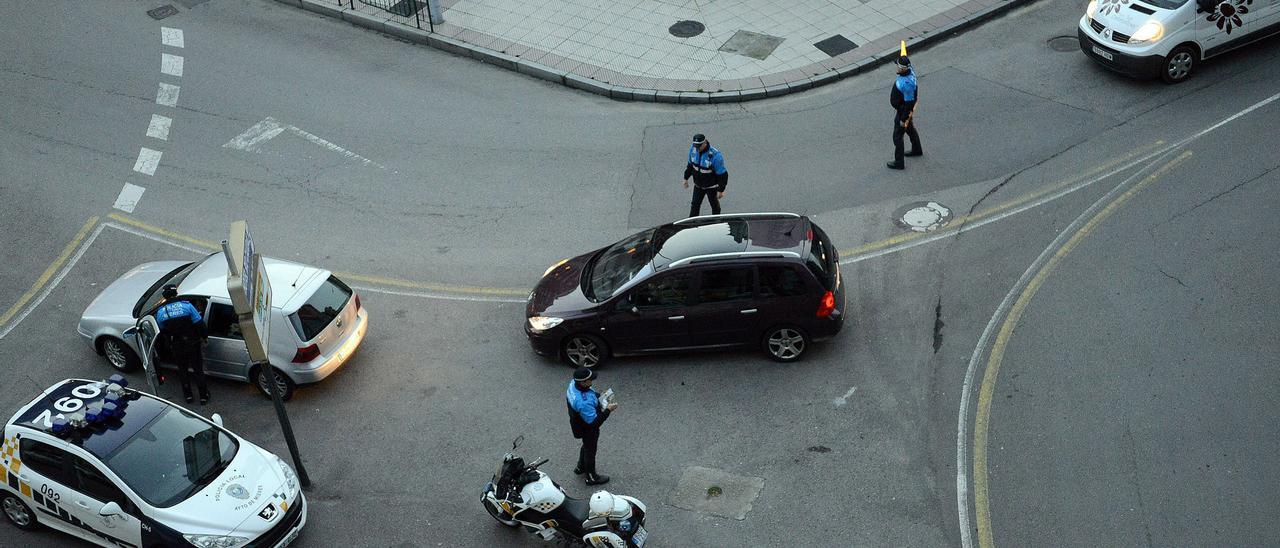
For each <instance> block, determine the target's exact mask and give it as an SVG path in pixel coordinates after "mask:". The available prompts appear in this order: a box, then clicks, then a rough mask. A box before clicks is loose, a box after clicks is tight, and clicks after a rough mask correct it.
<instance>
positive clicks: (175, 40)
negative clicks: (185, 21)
mask: <svg viewBox="0 0 1280 548" xmlns="http://www.w3.org/2000/svg"><path fill="white" fill-rule="evenodd" d="M160 43H162V44H164V45H166V46H173V47H175V48H180V47H183V46H184V44H183V42H182V29H171V28H169V27H160Z"/></svg>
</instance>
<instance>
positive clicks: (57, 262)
mask: <svg viewBox="0 0 1280 548" xmlns="http://www.w3.org/2000/svg"><path fill="white" fill-rule="evenodd" d="M97 224H98V217H97V216H96V215H95V216H93V217H89V220H87V221H85V222H84V226H82V227H80V232H77V233H76V235H75V237H74V238H71V242H69V243H68V244H67V247H64V248H62V253H61V254H59V255H58V258H57V259H54V260H53V263H51V264H50V265H49V268H46V269H44V273H42V274H40V277H39V278H36V282H35V283H33V284H31V289H28V290H27V292H26V293H23V294H22V296H21V297H18V301H17V302H15V303H13V306H11V307H9V310H6V311H5V313H4V315H3V316H0V327H3V326H4V325H5V324H6V323H9V320H11V319H13V316H14V315H16V314H17V313H18V311H19V310H22V307H24V306H26V305H27V303H28V302H30V301H31V299H32V298H33V297H35V296H36V293H39V292H40V290H41V289H42V288H44V286H45V284H47V283H49V279H50V278H52V277H53V274H54V273H55V272H57V271H58V269H59V268H62V265H63V263H66V262H67V259H69V258H71V254H72V253H74V252H75V250H76V248H77V247H80V242H83V241H84V238H85V236H88V235H89V231H90V230H93V227H94V226H96V225H97Z"/></svg>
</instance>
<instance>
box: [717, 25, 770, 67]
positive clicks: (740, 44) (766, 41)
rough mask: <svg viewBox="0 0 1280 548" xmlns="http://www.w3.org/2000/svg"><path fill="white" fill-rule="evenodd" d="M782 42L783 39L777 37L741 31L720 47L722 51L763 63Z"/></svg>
mask: <svg viewBox="0 0 1280 548" xmlns="http://www.w3.org/2000/svg"><path fill="white" fill-rule="evenodd" d="M782 40H783V38H779V37H777V36H770V35H768V34H760V33H758V32H751V31H749V30H740V31H738V32H735V33H733V36H731V37H729V40H728V41H726V42H725V43H724V45H722V46H720V51H723V52H725V53H736V54H738V55H745V56H747V57H750V58H752V59H759V60H761V61H763V60H765V59H767V58H769V55H770V54H772V53H773V50H774V49H776V48H777V47H778V44H781V43H782Z"/></svg>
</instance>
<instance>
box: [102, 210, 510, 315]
mask: <svg viewBox="0 0 1280 548" xmlns="http://www.w3.org/2000/svg"><path fill="white" fill-rule="evenodd" d="M107 217H109V218H111V219H112V220H114V221H118V222H121V223H124V224H127V225H129V226H132V227H134V228H137V229H139V230H143V231H146V232H150V233H152V234H155V235H157V236H163V237H165V238H170V239H173V240H178V241H181V242H186V243H188V244H191V245H194V246H197V247H202V248H205V249H208V250H210V251H219V250H221V249H222V246H221V245H219V244H216V243H214V242H211V241H209V240H201V239H199V238H193V237H191V236H187V235H185V234H179V233H177V232H174V231H172V230H167V229H164V228H160V227H158V226H155V225H152V224H148V223H144V222H142V221H139V220H137V219H133V218H130V217H126V216H124V215H121V214H119V213H112V214H110V215H108V216H107ZM334 274H337V275H338V276H339V277H341V278H346V279H349V280H357V281H361V282H365V283H371V284H377V285H385V286H391V287H400V288H405V289H418V290H427V291H440V292H443V293H458V294H465V295H486V296H510V297H525V296H528V295H529V290H528V289H520V288H515V287H482V286H474V285H453V284H444V283H435V282H415V281H412V280H402V279H398V278H383V277H379V276H366V275H364V274H356V273H353V272H334Z"/></svg>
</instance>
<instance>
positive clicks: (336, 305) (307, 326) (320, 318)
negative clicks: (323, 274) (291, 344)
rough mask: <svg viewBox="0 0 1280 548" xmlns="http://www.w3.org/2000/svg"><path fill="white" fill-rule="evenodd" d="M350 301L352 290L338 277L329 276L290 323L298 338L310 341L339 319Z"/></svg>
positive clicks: (293, 316)
mask: <svg viewBox="0 0 1280 548" xmlns="http://www.w3.org/2000/svg"><path fill="white" fill-rule="evenodd" d="M350 299H351V288H350V287H347V284H345V283H342V280H339V279H338V278H337V277H334V276H329V279H327V280H325V281H324V283H322V284H320V287H319V288H318V289H316V292H315V293H313V294H312V295H311V297H310V298H308V299H307V302H306V303H304V304H303V305H302V307H300V308H298V311H297V312H294V313H293V314H290V315H289V323H291V324H293V330H294V331H296V332H297V333H298V337H300V338H301V339H302V340H303V341H309V340H311V339H314V338H316V336H317V335H319V334H320V332H321V331H324V328H326V327H329V324H330V323H333V320H335V319H337V317H338V315H339V314H341V313H342V308H343V307H344V306H346V305H347V301H348V300H350Z"/></svg>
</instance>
